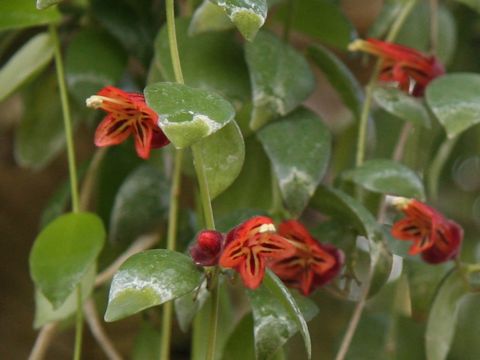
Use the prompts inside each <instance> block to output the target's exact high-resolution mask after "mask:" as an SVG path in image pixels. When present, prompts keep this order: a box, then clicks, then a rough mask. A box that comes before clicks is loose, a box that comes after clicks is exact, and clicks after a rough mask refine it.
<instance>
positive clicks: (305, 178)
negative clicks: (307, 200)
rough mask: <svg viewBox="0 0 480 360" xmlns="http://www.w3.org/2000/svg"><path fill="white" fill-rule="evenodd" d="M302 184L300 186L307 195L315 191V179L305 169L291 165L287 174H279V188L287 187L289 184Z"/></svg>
mask: <svg viewBox="0 0 480 360" xmlns="http://www.w3.org/2000/svg"><path fill="white" fill-rule="evenodd" d="M298 184H302V187H303V188H305V189H306V190H307V192H308V194H309V195H312V194H313V193H314V192H315V185H316V182H315V180H314V179H313V178H312V177H311V176H310V175H309V174H308V173H306V172H305V171H302V170H300V169H298V168H297V167H295V166H294V167H293V168H291V169H288V175H287V176H279V185H280V188H281V189H288V188H289V187H290V186H291V185H294V186H296V185H298Z"/></svg>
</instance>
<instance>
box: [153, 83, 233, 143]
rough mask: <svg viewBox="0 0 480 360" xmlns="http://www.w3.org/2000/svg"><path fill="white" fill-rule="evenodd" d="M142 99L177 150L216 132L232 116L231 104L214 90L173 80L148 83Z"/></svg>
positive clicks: (231, 118)
mask: <svg viewBox="0 0 480 360" xmlns="http://www.w3.org/2000/svg"><path fill="white" fill-rule="evenodd" d="M145 99H146V101H147V104H148V106H150V107H151V108H152V109H153V110H155V112H156V113H157V114H158V116H159V120H158V121H159V126H160V127H161V128H162V130H163V132H164V133H165V135H167V137H168V138H169V139H170V141H171V142H172V144H173V145H174V146H175V147H176V148H178V149H181V148H184V147H188V146H190V145H192V144H194V143H196V142H197V141H199V140H201V139H203V138H204V137H207V136H208V135H211V134H213V133H215V132H217V131H218V130H220V129H221V128H223V127H224V126H225V125H227V124H228V123H229V122H230V121H231V120H233V118H234V116H235V110H234V108H233V106H232V105H231V104H230V103H229V102H228V101H227V100H225V99H224V98H223V97H221V96H220V95H218V94H217V93H215V92H213V91H208V90H202V89H196V88H192V87H189V86H186V85H182V84H177V83H156V84H152V85H149V86H147V87H146V88H145Z"/></svg>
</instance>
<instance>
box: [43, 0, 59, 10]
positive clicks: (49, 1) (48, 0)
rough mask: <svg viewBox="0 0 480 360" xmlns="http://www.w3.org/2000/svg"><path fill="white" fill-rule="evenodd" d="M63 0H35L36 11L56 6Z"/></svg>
mask: <svg viewBox="0 0 480 360" xmlns="http://www.w3.org/2000/svg"><path fill="white" fill-rule="evenodd" d="M62 1H63V0H37V9H38V10H43V9H46V8H48V7H50V6H52V5H56V4H58V3H61V2H62Z"/></svg>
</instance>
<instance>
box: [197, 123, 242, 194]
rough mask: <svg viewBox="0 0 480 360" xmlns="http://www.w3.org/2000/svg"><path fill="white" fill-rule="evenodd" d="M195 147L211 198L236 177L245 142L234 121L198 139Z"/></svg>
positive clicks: (238, 172) (224, 188) (240, 167)
mask: <svg viewBox="0 0 480 360" xmlns="http://www.w3.org/2000/svg"><path fill="white" fill-rule="evenodd" d="M195 146H196V148H197V149H199V150H200V153H201V156H202V158H203V167H204V170H205V175H206V176H207V183H208V190H209V192H210V197H211V198H212V199H213V198H215V197H216V196H217V195H220V194H221V193H222V192H223V191H224V190H226V189H227V188H228V187H229V186H230V185H231V184H232V183H233V181H234V180H235V179H236V178H237V177H238V175H239V174H240V171H241V170H242V166H243V161H244V160H245V143H244V142H243V136H242V132H241V131H240V128H239V127H238V125H237V123H236V122H235V121H231V122H230V123H228V124H227V125H226V126H225V127H223V129H221V130H220V131H218V132H216V133H215V134H213V135H212V136H208V137H206V138H205V139H202V140H201V141H199V142H198V143H197V144H196V145H195Z"/></svg>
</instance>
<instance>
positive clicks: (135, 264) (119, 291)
mask: <svg viewBox="0 0 480 360" xmlns="http://www.w3.org/2000/svg"><path fill="white" fill-rule="evenodd" d="M201 276H202V273H201V272H200V271H198V269H197V267H196V266H195V264H194V263H193V261H192V260H191V259H190V257H188V256H186V255H183V254H180V253H178V252H175V251H170V250H165V249H155V250H148V251H144V252H141V253H139V254H136V255H133V256H132V257H130V258H129V259H128V260H127V261H125V263H124V264H123V265H122V266H121V267H120V269H119V270H118V271H117V273H116V274H115V275H114V277H113V280H112V285H111V287H110V295H109V298H108V307H107V311H106V313H105V321H115V320H120V319H122V318H124V317H127V316H130V315H133V314H136V313H138V312H140V311H142V310H144V309H147V308H149V307H152V306H156V305H160V304H163V303H164V302H167V301H170V300H173V299H176V298H178V297H180V296H182V295H185V294H187V293H189V292H192V291H193V290H194V289H195V288H196V287H197V286H198V285H199V284H200V279H201Z"/></svg>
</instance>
